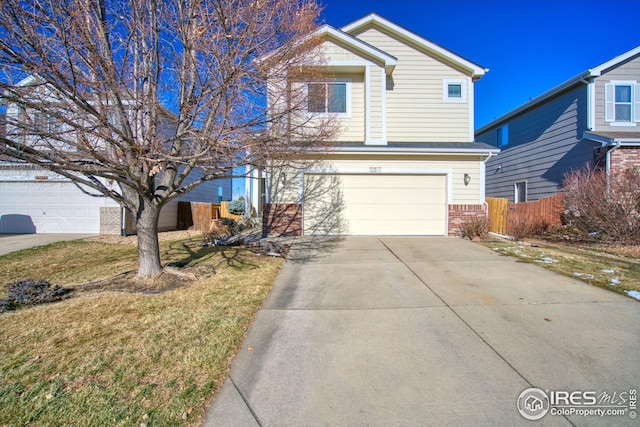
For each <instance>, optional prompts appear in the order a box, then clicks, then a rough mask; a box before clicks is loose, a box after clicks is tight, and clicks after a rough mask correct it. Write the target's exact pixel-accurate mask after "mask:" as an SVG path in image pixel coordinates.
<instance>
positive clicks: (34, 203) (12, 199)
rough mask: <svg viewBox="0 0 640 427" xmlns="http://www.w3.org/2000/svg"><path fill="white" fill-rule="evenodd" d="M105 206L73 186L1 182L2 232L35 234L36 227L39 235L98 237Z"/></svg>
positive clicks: (48, 183)
mask: <svg viewBox="0 0 640 427" xmlns="http://www.w3.org/2000/svg"><path fill="white" fill-rule="evenodd" d="M104 204H105V201H104V198H102V197H91V196H89V195H86V194H84V193H82V192H81V191H80V190H79V189H78V188H77V187H76V186H75V185H74V184H72V183H70V182H0V216H2V218H0V222H3V221H4V224H0V230H2V232H4V233H29V232H31V233H32V232H33V231H34V230H33V225H35V232H36V233H99V232H100V206H104ZM17 215H20V216H21V217H18V216H17ZM9 219H11V220H9ZM29 219H30V221H31V222H32V223H33V225H31V230H29Z"/></svg>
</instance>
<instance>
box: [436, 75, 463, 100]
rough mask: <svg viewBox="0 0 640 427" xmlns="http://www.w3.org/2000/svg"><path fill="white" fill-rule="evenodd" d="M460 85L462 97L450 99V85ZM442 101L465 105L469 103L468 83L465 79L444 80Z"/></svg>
mask: <svg viewBox="0 0 640 427" xmlns="http://www.w3.org/2000/svg"><path fill="white" fill-rule="evenodd" d="M452 84H453V85H460V90H461V92H462V93H461V95H462V96H461V97H460V98H450V97H449V85H452ZM442 100H443V101H444V102H456V103H459V104H464V103H466V102H467V81H466V80H464V79H444V80H442Z"/></svg>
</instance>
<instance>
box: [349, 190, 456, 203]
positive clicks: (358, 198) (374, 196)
mask: <svg viewBox="0 0 640 427" xmlns="http://www.w3.org/2000/svg"><path fill="white" fill-rule="evenodd" d="M343 194H344V198H345V200H347V201H349V204H359V203H362V204H380V203H381V202H384V204H386V205H392V204H399V205H406V204H410V205H416V204H418V205H420V204H440V205H442V204H443V203H444V202H445V197H444V195H443V194H442V189H440V190H432V189H416V190H406V189H402V190H400V189H380V188H374V189H353V188H345V189H344V191H343Z"/></svg>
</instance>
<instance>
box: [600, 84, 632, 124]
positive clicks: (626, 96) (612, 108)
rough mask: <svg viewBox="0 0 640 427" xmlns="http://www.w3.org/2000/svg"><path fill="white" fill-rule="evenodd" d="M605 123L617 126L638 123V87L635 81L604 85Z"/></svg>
mask: <svg viewBox="0 0 640 427" xmlns="http://www.w3.org/2000/svg"><path fill="white" fill-rule="evenodd" d="M605 121H606V122H608V123H610V124H611V125H618V126H624V125H626V126H635V123H636V122H640V85H638V84H637V83H636V82H635V81H629V82H621V81H612V82H611V83H608V84H606V85H605Z"/></svg>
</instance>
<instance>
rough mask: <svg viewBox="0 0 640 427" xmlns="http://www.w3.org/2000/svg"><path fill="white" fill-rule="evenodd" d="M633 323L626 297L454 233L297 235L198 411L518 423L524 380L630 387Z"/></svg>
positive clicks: (572, 419) (316, 419) (389, 421)
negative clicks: (226, 372)
mask: <svg viewBox="0 0 640 427" xmlns="http://www.w3.org/2000/svg"><path fill="white" fill-rule="evenodd" d="M638 324H640V304H638V302H637V301H635V300H632V299H630V298H626V297H623V296H621V295H617V294H615V293H612V292H608V291H605V290H602V289H599V288H596V287H592V286H589V285H586V284H583V283H581V282H578V281H576V280H573V279H570V278H566V277H563V276H559V275H556V274H554V273H552V272H549V271H547V270H544V269H542V268H540V267H537V266H535V265H531V264H523V263H520V262H517V261H516V260H514V259H511V258H508V257H503V256H500V255H498V254H496V253H494V252H493V251H491V250H490V249H487V248H484V247H482V246H479V245H476V244H473V243H470V242H467V241H463V240H461V239H454V238H417V237H416V238H412V237H383V238H375V237H371V238H369V237H359V238H355V237H354V238H346V239H342V240H341V239H334V240H326V239H325V240H319V239H315V240H313V239H303V240H302V241H301V242H300V243H298V244H297V245H296V246H294V248H293V249H292V252H291V253H290V259H289V261H288V262H287V264H286V265H285V267H284V268H283V270H282V271H281V273H280V275H279V276H278V279H277V282H276V284H275V286H274V289H273V290H272V292H271V294H270V295H269V297H268V298H267V300H266V301H265V304H264V306H263V307H262V308H261V310H260V311H259V313H258V315H257V317H256V319H255V321H254V323H253V324H252V326H251V328H250V330H249V333H248V336H247V338H246V339H245V341H244V343H243V348H242V350H241V351H240V352H239V354H238V355H237V356H236V358H235V359H234V361H233V364H232V367H231V373H230V376H229V378H228V379H227V381H226V383H225V385H224V386H223V388H222V390H221V392H220V393H219V394H218V396H217V397H216V399H215V401H214V402H213V405H212V406H211V408H210V409H209V411H208V414H207V418H206V420H205V423H204V425H205V426H233V425H238V426H247V425H263V426H273V425H292V426H293V425H353V424H368V425H438V426H441V425H491V426H495V425H525V424H530V423H531V421H528V420H526V419H525V418H523V417H522V416H521V415H520V413H519V412H518V409H517V407H516V403H517V399H518V396H519V395H520V393H521V392H522V391H523V390H525V389H527V388H529V387H538V388H540V389H542V390H552V391H553V390H555V391H569V392H573V391H576V390H580V391H592V390H593V391H597V392H598V393H600V392H608V393H609V394H613V393H614V392H615V393H617V394H618V395H620V393H623V392H624V393H628V392H629V390H630V389H637V388H638V386H640V367H639V365H638V354H640V335H639V334H638V332H637V331H638V329H637V325H638ZM540 422H541V423H542V424H543V425H571V424H574V425H604V424H616V425H626V424H628V425H634V424H636V423H635V420H632V419H631V418H630V417H629V414H628V413H627V414H626V415H624V416H619V417H612V416H611V417H604V418H597V417H578V416H560V415H551V414H547V415H546V416H545V417H544V418H543V419H542V420H541V421H540ZM636 425H637V424H636Z"/></svg>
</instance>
